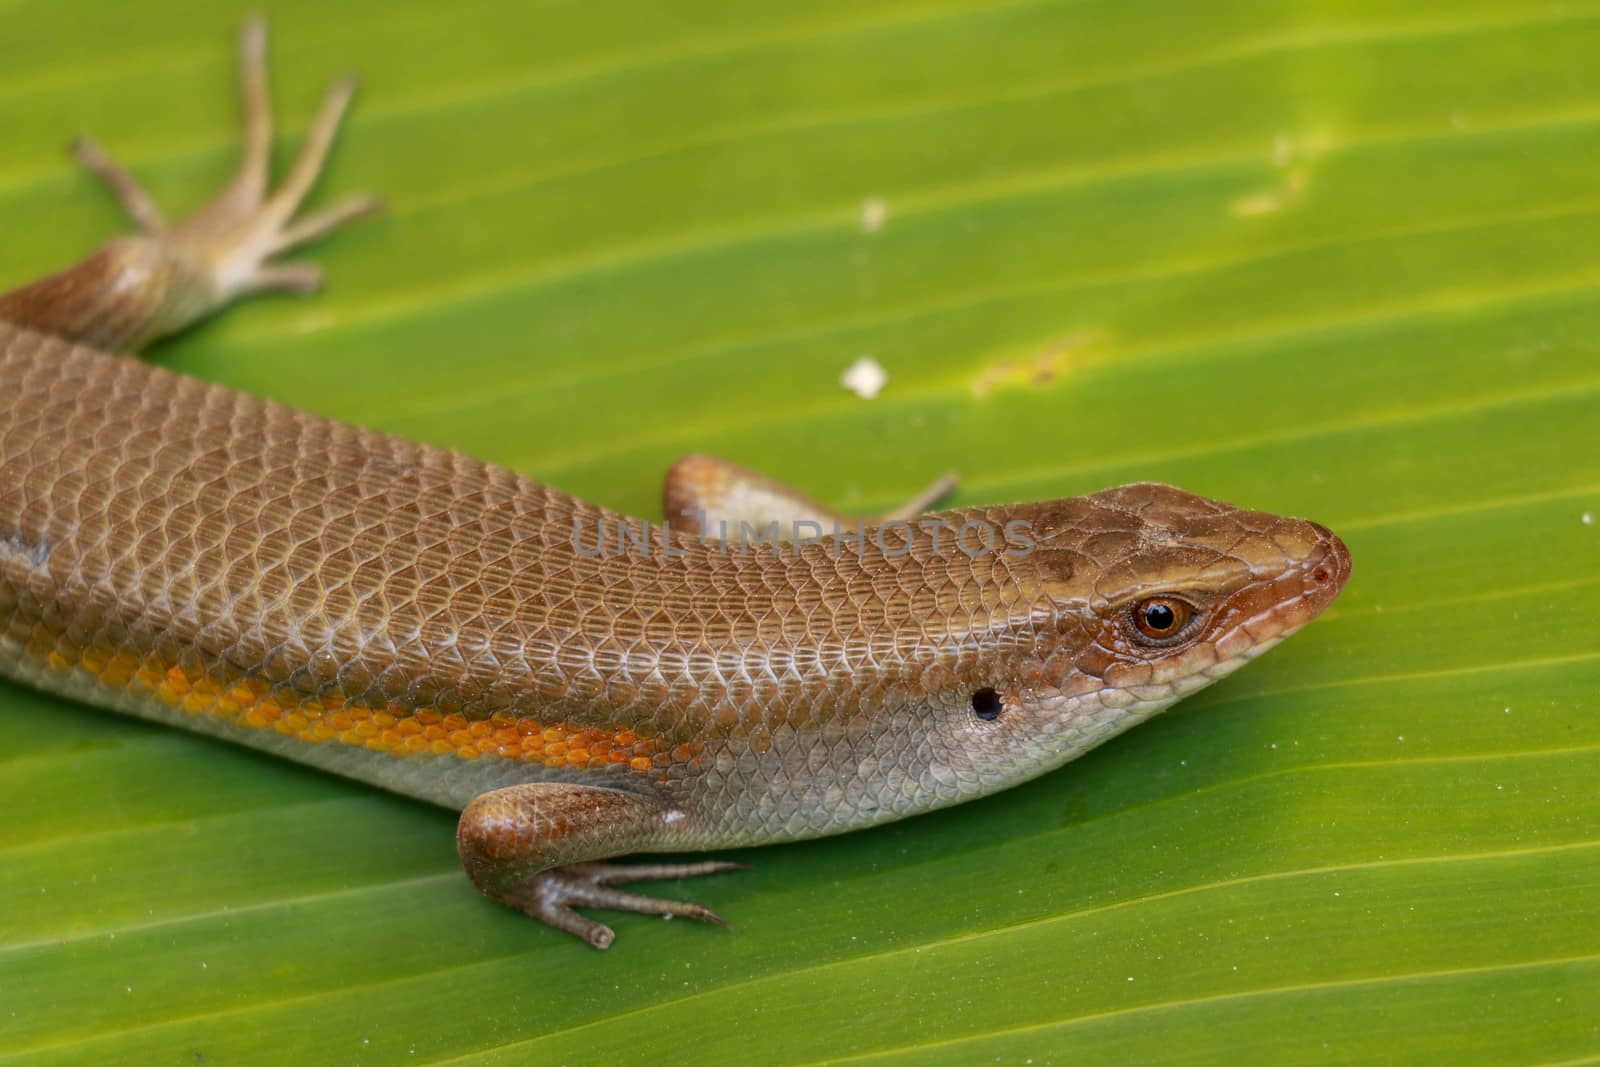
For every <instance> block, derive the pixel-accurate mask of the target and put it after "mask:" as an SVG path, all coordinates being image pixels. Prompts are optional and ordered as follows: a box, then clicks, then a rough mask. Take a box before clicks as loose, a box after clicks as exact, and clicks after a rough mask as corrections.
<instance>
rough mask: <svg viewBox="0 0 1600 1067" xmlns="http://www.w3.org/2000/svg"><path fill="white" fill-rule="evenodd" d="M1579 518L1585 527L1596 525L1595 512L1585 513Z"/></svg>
mask: <svg viewBox="0 0 1600 1067" xmlns="http://www.w3.org/2000/svg"><path fill="white" fill-rule="evenodd" d="M1578 518H1579V519H1580V520H1581V521H1582V522H1583V524H1584V525H1585V526H1593V525H1594V512H1592V511H1585V512H1584V513H1583V514H1582V515H1580V516H1578Z"/></svg>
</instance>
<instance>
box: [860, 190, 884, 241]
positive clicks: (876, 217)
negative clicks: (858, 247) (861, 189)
mask: <svg viewBox="0 0 1600 1067" xmlns="http://www.w3.org/2000/svg"><path fill="white" fill-rule="evenodd" d="M888 220H889V202H888V201H887V200H885V199H883V197H881V196H869V197H867V199H866V202H865V203H863V204H862V205H861V232H862V233H877V232H878V231H879V230H881V229H883V224H884V223H885V222H887V221H888Z"/></svg>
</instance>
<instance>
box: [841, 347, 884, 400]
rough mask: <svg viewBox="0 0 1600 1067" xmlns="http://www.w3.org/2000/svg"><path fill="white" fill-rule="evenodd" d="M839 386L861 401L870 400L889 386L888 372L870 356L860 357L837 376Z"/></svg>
mask: <svg viewBox="0 0 1600 1067" xmlns="http://www.w3.org/2000/svg"><path fill="white" fill-rule="evenodd" d="M839 384H840V385H842V386H844V387H845V388H846V389H848V390H850V391H851V392H852V393H854V394H856V396H859V397H860V398H861V399H862V400H871V399H872V398H873V397H875V396H877V395H878V394H879V393H881V392H883V387H884V386H885V385H888V384H889V372H888V371H886V370H884V369H883V364H881V363H879V362H878V361H877V360H875V359H873V358H872V357H871V356H862V357H861V358H860V359H858V360H856V361H855V362H854V363H852V364H850V366H849V367H847V368H846V369H845V372H844V373H843V374H841V375H840V376H839Z"/></svg>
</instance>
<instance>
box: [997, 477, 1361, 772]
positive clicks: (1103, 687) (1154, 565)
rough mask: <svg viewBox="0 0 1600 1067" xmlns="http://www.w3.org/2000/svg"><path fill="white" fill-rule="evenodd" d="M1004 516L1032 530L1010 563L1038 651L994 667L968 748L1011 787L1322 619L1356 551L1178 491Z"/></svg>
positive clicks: (1119, 492) (1327, 535)
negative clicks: (1027, 547) (1029, 543)
mask: <svg viewBox="0 0 1600 1067" xmlns="http://www.w3.org/2000/svg"><path fill="white" fill-rule="evenodd" d="M1005 514H1006V516H1012V515H1015V516H1018V517H1022V518H1025V519H1026V520H1027V523H1028V530H1029V531H1030V535H1031V538H1032V540H1033V541H1034V542H1035V543H1034V545H1033V547H1032V550H1031V551H1029V552H1028V553H1027V554H1026V555H1025V556H1021V557H1019V558H1015V559H1010V560H1008V561H1007V563H1006V565H1005V569H1006V571H1007V572H1008V574H1009V577H1010V579H1011V580H1012V581H1013V582H1015V583H1016V590H1017V591H1018V593H1019V594H1020V595H1019V596H1018V599H1017V601H1016V607H1015V608H1014V609H1013V611H1014V612H1015V611H1016V610H1018V609H1021V608H1023V606H1024V605H1026V609H1027V610H1028V612H1029V613H1030V621H1029V622H1028V624H1027V627H1028V630H1029V633H1030V637H1029V639H1027V640H1026V641H1024V642H1019V643H1020V644H1022V646H1023V648H1024V649H1025V651H1024V652H1023V654H1022V655H1021V656H1012V657H1008V658H1007V659H1006V660H1005V661H1002V660H1001V659H1000V658H998V657H997V659H996V661H995V663H994V667H995V669H996V673H997V675H999V677H997V678H996V681H995V683H994V684H993V685H992V686H985V687H984V689H985V690H990V689H992V691H993V695H992V696H991V695H990V693H989V692H984V693H982V694H981V695H980V696H979V698H978V699H979V700H980V701H981V702H983V703H984V705H985V709H984V710H983V711H981V712H979V711H975V716H974V717H975V718H976V719H977V720H978V721H975V722H972V723H970V724H969V726H970V730H971V733H970V735H969V737H970V739H971V740H972V741H973V742H974V743H975V744H976V745H977V747H979V748H981V749H984V750H986V751H985V753H984V759H985V760H986V761H987V763H988V764H989V765H990V766H991V767H994V768H995V772H996V774H997V775H998V776H1001V777H1004V778H1006V779H1008V780H1009V781H1016V780H1020V779H1021V778H1026V777H1031V776H1032V775H1034V774H1038V773H1040V772H1041V771H1042V770H1047V769H1049V768H1050V767H1052V766H1056V765H1058V764H1060V763H1062V762H1065V761H1066V760H1068V759H1071V758H1073V757H1074V756H1076V755H1078V754H1080V753H1081V752H1083V751H1085V750H1087V749H1089V748H1091V747H1093V746H1094V745H1096V744H1099V743H1100V742H1101V741H1104V740H1105V739H1107V738H1108V737H1110V736H1112V735H1114V734H1117V733H1120V732H1122V731H1123V730H1126V729H1128V728H1129V727H1131V726H1133V725H1135V724H1136V723H1139V722H1141V721H1143V720H1144V719H1146V718H1148V717H1149V716H1151V715H1153V714H1155V713H1156V712H1158V711H1161V710H1162V709H1164V708H1166V707H1168V706H1169V705H1171V704H1172V703H1174V702H1175V701H1177V700H1179V699H1181V698H1182V697H1184V696H1187V695H1188V694H1190V693H1192V692H1194V691H1195V690H1197V689H1200V688H1203V687H1204V686H1206V685H1209V684H1210V683H1211V682H1214V681H1216V680H1217V679H1219V678H1221V677H1223V676H1224V675H1226V674H1228V673H1229V672H1231V671H1233V670H1235V669H1236V668H1238V667H1240V666H1242V665H1243V664H1244V663H1246V662H1248V661H1249V660H1251V659H1253V658H1254V657H1255V656H1257V655H1259V654H1260V653H1262V652H1264V651H1266V650H1267V649H1268V648H1271V647H1272V646H1273V645H1275V644H1277V643H1278V642H1279V641H1281V640H1282V639H1283V638H1284V637H1286V636H1288V635H1289V634H1290V633H1293V632H1294V631H1295V630H1298V629H1299V628H1300V627H1301V626H1304V625H1305V624H1306V623H1307V622H1309V621H1311V620H1312V619H1313V618H1315V617H1316V616H1317V615H1318V614H1319V613H1320V612H1321V611H1322V610H1323V609H1324V608H1326V607H1327V606H1328V605H1329V604H1331V603H1332V602H1333V600H1334V598H1335V597H1337V596H1338V595H1339V591H1340V590H1341V589H1342V588H1343V587H1344V583H1345V581H1346V580H1347V579H1348V578H1349V577H1350V553H1349V552H1348V550H1347V549H1346V548H1345V546H1344V543H1343V542H1342V541H1340V540H1339V538H1338V537H1336V536H1334V534H1333V533H1332V532H1331V531H1330V530H1328V529H1327V527H1325V526H1321V525H1318V524H1317V523H1314V522H1308V521H1305V520H1303V519H1292V518H1284V517H1281V516H1277V515H1270V514H1266V513H1263V512H1258V511H1247V510H1245V509H1242V508H1236V507H1233V506H1231V505H1228V504H1224V503H1220V502H1218V501H1215V500H1208V499H1206V498H1204V497H1199V496H1195V495H1194V494H1192V493H1186V492H1184V491H1182V490H1180V489H1175V488H1173V487H1171V486H1168V485H1159V484H1154V483H1142V484H1137V485H1127V486H1122V487H1120V488H1117V489H1111V490H1107V491H1105V492H1102V493H1096V494H1094V495H1092V496H1088V497H1081V498H1078V499H1075V500H1068V501H1061V502H1057V503H1047V504H1037V505H1028V506H1026V507H1024V508H1019V509H1008V510H1007V511H1006V513H1005ZM975 707H976V705H975ZM990 711H993V712H996V713H995V714H989V712H990ZM1001 784H1009V782H1000V781H995V782H993V783H992V784H991V786H990V787H991V788H993V787H997V786H998V785H1001Z"/></svg>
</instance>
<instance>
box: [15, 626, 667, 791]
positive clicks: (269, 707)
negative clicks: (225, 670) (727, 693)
mask: <svg viewBox="0 0 1600 1067" xmlns="http://www.w3.org/2000/svg"><path fill="white" fill-rule="evenodd" d="M46 657H47V659H48V661H49V663H50V665H51V666H52V667H55V668H57V669H60V670H71V669H73V668H74V667H76V668H78V669H81V670H85V671H87V672H89V673H90V674H92V675H93V676H94V677H95V678H96V679H98V680H99V681H100V682H102V683H104V684H106V685H112V686H116V687H118V688H131V689H135V690H140V691H143V692H147V693H150V694H152V695H154V696H155V697H156V699H158V700H160V701H161V702H162V703H163V704H167V705H169V706H171V707H175V708H182V709H183V710H184V711H185V712H187V713H188V714H190V715H207V716H211V717H213V718H216V719H220V720H223V721H224V722H229V723H232V724H233V725H235V726H243V727H249V728H251V729H256V730H274V731H276V732H278V733H280V734H284V735H286V736H289V737H296V738H299V739H300V740H301V741H304V742H306V743H307V744H326V743H330V742H332V743H337V744H344V745H356V746H360V747H362V748H367V749H371V750H372V751H374V752H385V753H388V754H389V755H391V756H413V755H419V754H431V755H439V756H455V757H457V758H458V759H469V760H470V759H478V758H480V757H483V756H496V757H499V758H501V759H511V760H527V761H530V762H533V763H542V764H544V765H545V766H547V767H566V768H570V769H574V770H602V769H605V768H608V767H612V766H618V767H625V768H628V769H630V770H634V771H640V772H649V771H653V770H659V769H661V768H662V767H663V766H664V765H665V764H666V763H667V762H670V761H672V760H676V759H677V758H678V757H679V756H682V755H684V753H683V752H681V751H679V750H681V749H684V748H685V747H686V746H682V745H680V746H678V747H677V749H675V750H674V751H673V752H672V754H671V757H670V759H669V758H668V757H666V756H665V755H664V754H663V753H661V752H660V751H658V749H657V746H656V744H655V743H654V742H653V741H652V740H650V739H649V738H644V737H639V736H638V735H637V734H636V733H635V732H634V731H633V730H631V729H628V728H627V727H624V726H620V725H618V726H602V727H590V726H579V725H575V724H572V723H560V722H557V723H548V722H538V721H535V720H533V719H528V718H522V717H519V716H516V715H512V714H509V713H507V712H496V713H495V714H494V715H492V716H490V717H489V718H487V719H469V718H467V717H466V716H464V715H458V714H455V713H452V712H441V711H438V710H436V709H433V708H417V709H415V710H412V709H406V708H402V707H400V706H399V705H396V704H390V705H387V706H384V707H370V706H368V705H366V704H363V703H360V702H358V701H352V700H350V699H348V698H347V697H345V696H344V694H342V693H338V692H333V693H322V694H319V695H316V696H305V695H302V694H297V693H290V692H286V691H284V690H275V689H273V688H272V687H271V686H269V685H267V684H266V683H265V682H262V681H260V680H258V679H255V678H244V677H237V678H233V679H230V680H228V681H226V682H224V683H219V682H218V681H217V680H216V679H215V678H213V677H211V676H210V675H207V674H202V673H190V672H187V671H185V670H184V669H183V668H181V667H178V666H174V665H171V664H169V663H158V662H156V661H154V660H153V659H141V658H139V657H136V656H132V655H129V654H127V653H120V652H119V653H111V654H108V653H105V652H102V651H95V650H87V651H84V652H83V653H81V655H79V656H77V657H76V659H77V662H73V661H72V658H71V657H69V656H68V655H66V654H64V653H63V651H62V650H61V649H60V647H59V646H57V647H56V648H52V649H51V650H50V651H49V652H48V653H47V654H46ZM687 747H698V746H687Z"/></svg>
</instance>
